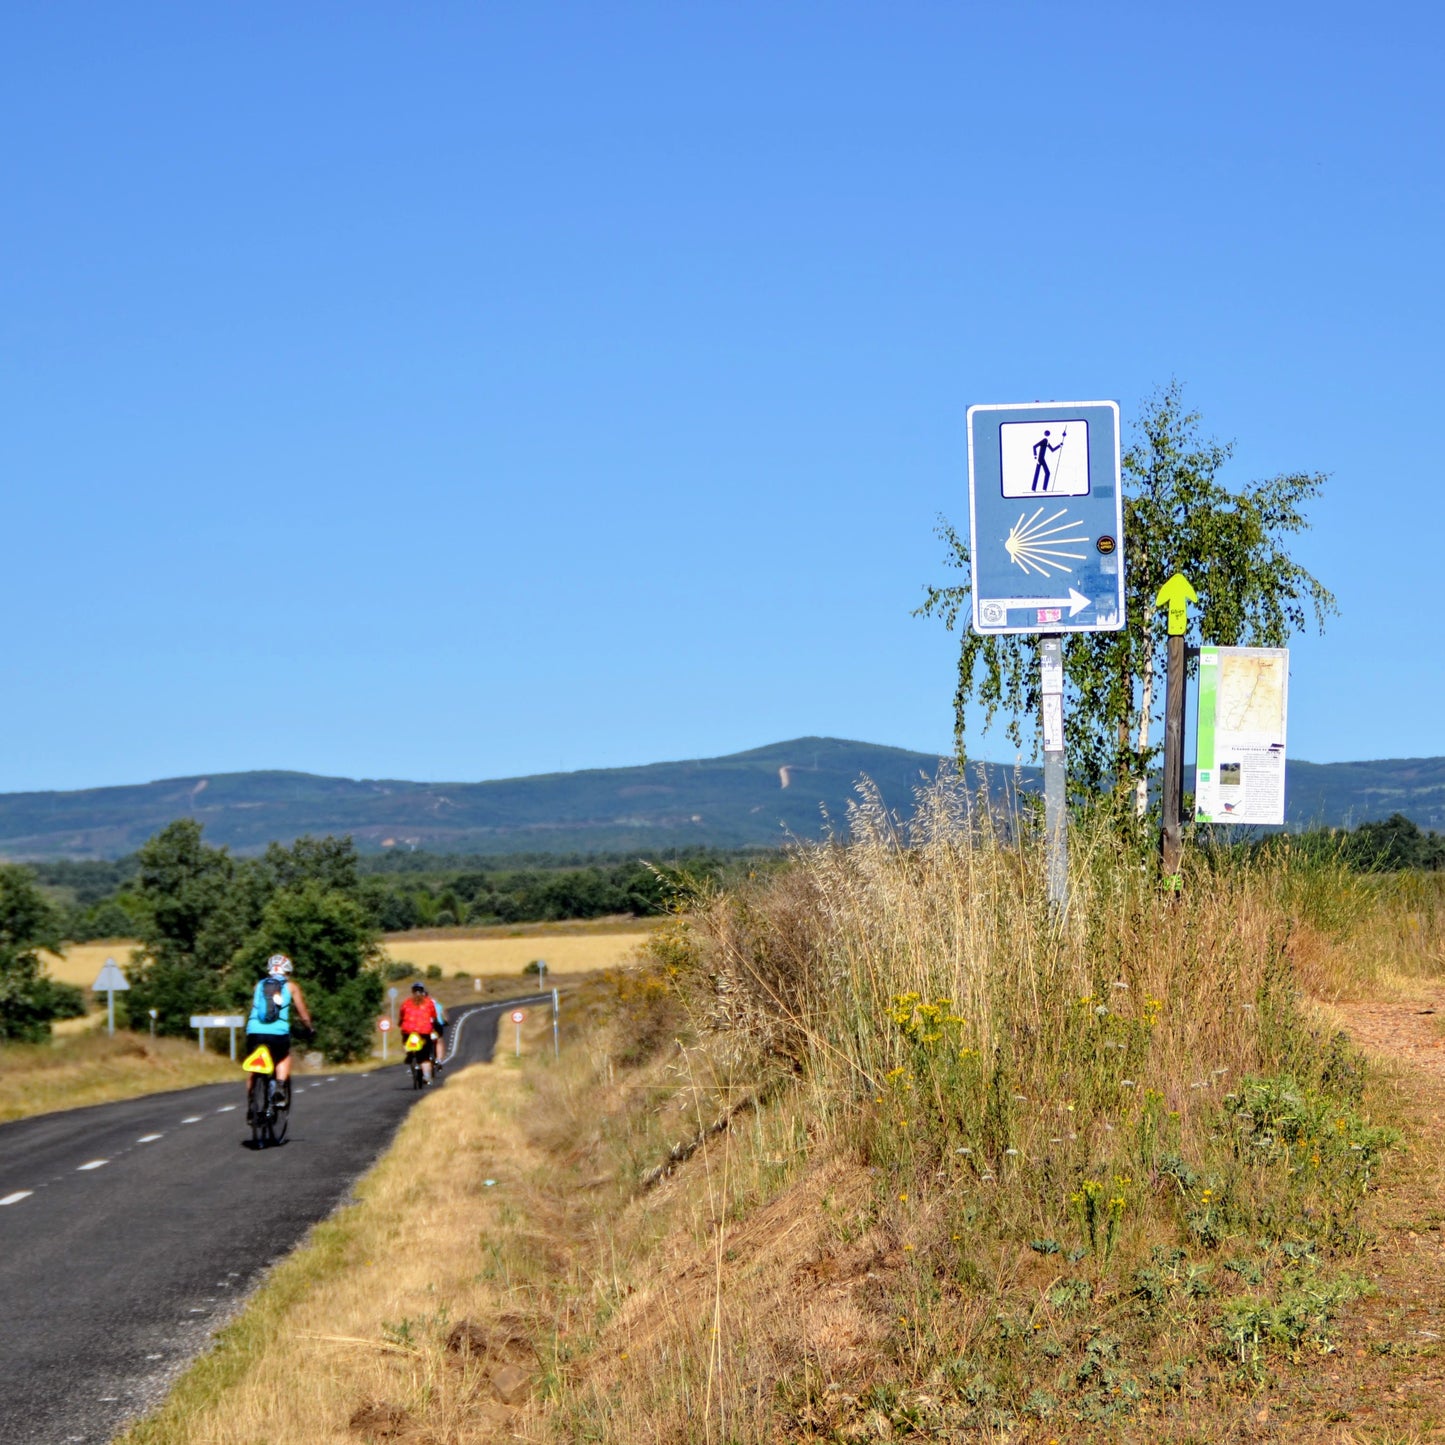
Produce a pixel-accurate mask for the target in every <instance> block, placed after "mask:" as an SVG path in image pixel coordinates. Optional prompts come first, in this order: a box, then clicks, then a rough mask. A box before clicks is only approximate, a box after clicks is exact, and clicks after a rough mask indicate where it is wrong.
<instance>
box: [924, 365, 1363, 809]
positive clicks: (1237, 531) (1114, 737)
mask: <svg viewBox="0 0 1445 1445" xmlns="http://www.w3.org/2000/svg"><path fill="white" fill-rule="evenodd" d="M1200 420H1201V419H1200V415H1199V413H1198V412H1195V411H1190V410H1187V409H1186V406H1185V403H1184V397H1183V388H1182V387H1181V385H1180V384H1179V382H1177V381H1171V382H1170V383H1169V385H1168V386H1166V387H1163V388H1161V389H1160V390H1159V391H1158V392H1156V393H1155V394H1154V395H1153V396H1152V397H1151V398H1150V399H1149V400H1148V401H1147V402H1146V403H1145V405H1144V408H1143V411H1142V414H1141V415H1140V417H1139V420H1138V422H1137V423H1136V426H1135V432H1136V435H1135V438H1134V440H1133V443H1132V445H1131V446H1130V447H1129V449H1128V450H1127V451H1126V452H1125V453H1124V457H1123V462H1124V555H1125V564H1124V565H1125V616H1126V625H1125V626H1124V627H1123V629H1121V630H1120V631H1118V632H1092V633H1073V634H1068V635H1066V636H1065V639H1064V649H1063V650H1064V679H1065V691H1066V706H1067V716H1068V726H1067V728H1066V729H1065V732H1066V738H1067V744H1066V745H1067V748H1068V762H1069V775H1070V780H1071V782H1072V783H1073V784H1074V785H1075V786H1076V787H1077V788H1079V789H1081V790H1084V791H1088V792H1091V793H1097V792H1100V791H1102V790H1104V789H1106V788H1112V789H1113V790H1114V794H1115V796H1116V797H1117V798H1118V799H1119V800H1120V801H1121V802H1124V801H1126V800H1127V801H1130V802H1132V803H1133V806H1134V809H1135V810H1139V811H1142V809H1143V807H1144V805H1145V803H1146V801H1147V797H1148V772H1149V768H1150V766H1151V765H1152V763H1153V762H1154V760H1155V758H1156V756H1157V754H1158V751H1159V747H1160V744H1159V743H1156V741H1155V737H1156V734H1157V728H1156V724H1157V723H1158V721H1159V715H1160V712H1161V710H1162V704H1163V696H1162V693H1163V689H1162V687H1161V686H1160V683H1159V680H1160V679H1161V678H1162V677H1163V675H1164V656H1165V647H1166V643H1167V634H1166V621H1167V617H1166V609H1164V608H1159V607H1156V606H1155V603H1154V599H1155V597H1156V596H1157V594H1158V592H1159V589H1160V587H1162V586H1163V585H1164V583H1165V582H1166V581H1167V580H1168V579H1169V578H1170V577H1171V576H1173V574H1174V573H1175V572H1182V573H1183V574H1184V575H1185V576H1186V577H1187V578H1188V579H1189V581H1190V582H1191V583H1193V585H1194V589H1195V591H1196V592H1197V593H1198V594H1199V603H1200V605H1199V607H1198V608H1197V609H1195V610H1194V612H1193V614H1192V615H1191V617H1190V622H1189V638H1188V640H1189V641H1190V642H1191V643H1194V644H1197V643H1199V642H1200V641H1201V640H1203V641H1207V642H1209V643H1212V644H1216V645H1218V646H1223V647H1238V646H1245V647H1282V646H1284V645H1285V643H1286V642H1287V641H1288V639H1289V638H1290V636H1291V635H1292V634H1294V633H1295V632H1299V631H1301V630H1303V629H1304V628H1305V627H1306V626H1307V625H1308V624H1309V621H1310V620H1311V618H1312V619H1313V621H1314V623H1315V625H1316V627H1317V628H1318V629H1319V630H1320V631H1323V630H1324V625H1325V619H1326V618H1327V617H1329V616H1330V615H1332V614H1334V613H1336V612H1337V611H1338V608H1337V607H1336V605H1335V598H1334V595H1333V594H1332V593H1331V592H1330V591H1329V589H1328V588H1326V587H1325V586H1324V584H1323V583H1321V582H1320V581H1319V579H1318V578H1316V577H1315V576H1313V575H1312V574H1311V573H1310V572H1308V571H1306V570H1305V568H1303V567H1302V566H1300V564H1299V563H1298V562H1296V561H1295V560H1294V558H1293V557H1292V556H1291V550H1292V547H1293V545H1294V543H1293V541H1292V539H1293V538H1294V537H1295V536H1296V535H1297V534H1299V533H1301V532H1305V531H1307V530H1308V529H1309V521H1308V519H1307V518H1306V515H1305V510H1304V509H1305V506H1306V504H1307V503H1308V502H1309V501H1310V500H1311V499H1312V498H1313V497H1316V496H1318V495H1319V493H1320V491H1321V489H1322V488H1323V487H1324V484H1325V481H1326V479H1327V478H1326V474H1325V473H1323V472H1286V473H1281V474H1279V475H1278V476H1275V477H1271V478H1269V479H1268V480H1265V481H1255V482H1248V483H1246V484H1245V485H1244V486H1242V487H1240V488H1239V490H1237V491H1235V490H1231V489H1230V487H1229V486H1228V485H1226V483H1225V482H1223V481H1222V480H1221V479H1220V476H1219V473H1220V472H1221V470H1222V469H1223V468H1224V466H1225V464H1226V463H1227V462H1228V461H1229V460H1230V458H1231V457H1232V455H1233V452H1234V447H1233V443H1221V442H1218V441H1215V440H1213V439H1207V438H1204V437H1203V436H1202V435H1201V433H1200V425H1199V424H1200ZM938 535H939V537H940V538H941V539H942V540H943V542H944V544H945V546H946V547H947V549H948V553H949V557H948V561H949V563H950V564H951V565H953V566H955V567H958V568H960V569H962V570H963V572H964V574H965V577H967V575H968V569H969V551H968V543H967V541H966V540H965V539H964V538H963V537H960V536H959V534H958V532H957V531H956V530H955V529H954V528H953V526H951V525H950V524H949V523H948V522H947V521H944V522H942V523H940V525H939V529H938ZM918 612H919V614H920V615H923V616H928V617H937V618H940V619H941V620H942V621H943V623H944V625H945V626H946V627H948V628H949V629H950V630H953V629H955V628H957V629H958V630H959V633H960V646H959V657H958V676H957V685H956V688H955V692H954V741H955V744H956V747H957V750H958V755H959V758H960V760H962V759H963V758H964V757H965V756H966V753H967V748H966V743H967V719H968V712H969V710H970V709H976V710H978V711H979V712H981V713H982V720H983V725H984V727H985V728H987V727H989V726H990V725H991V724H992V723H993V722H994V721H995V720H997V719H998V718H1000V717H1003V718H1004V719H1005V734H1006V736H1007V737H1008V738H1009V739H1010V741H1012V742H1013V743H1014V745H1015V746H1016V747H1019V748H1021V749H1022V748H1024V746H1025V741H1024V740H1025V737H1026V736H1027V737H1029V739H1030V744H1031V747H1032V751H1033V752H1035V753H1036V752H1037V742H1036V737H1035V729H1034V728H1033V722H1034V720H1035V719H1036V718H1037V717H1038V713H1039V664H1038V651H1039V640H1038V638H1037V637H1036V636H1031V635H1019V636H990V637H985V636H981V635H979V634H978V633H975V632H974V631H972V629H971V628H970V627H969V625H968V623H969V616H970V589H969V584H968V582H967V581H966V580H965V581H963V582H961V583H955V584H953V585H951V586H938V587H929V588H928V589H927V592H926V596H925V600H924V603H923V606H922V607H920V608H919V609H918ZM1026 729H1027V731H1026Z"/></svg>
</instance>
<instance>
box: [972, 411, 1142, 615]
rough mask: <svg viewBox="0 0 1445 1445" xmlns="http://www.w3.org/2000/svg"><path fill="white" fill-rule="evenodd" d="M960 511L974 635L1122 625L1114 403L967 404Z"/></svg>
mask: <svg viewBox="0 0 1445 1445" xmlns="http://www.w3.org/2000/svg"><path fill="white" fill-rule="evenodd" d="M968 516H969V549H970V554H971V556H972V562H973V626H974V630H975V631H977V632H985V633H1010V632H1115V631H1117V630H1118V629H1119V628H1121V627H1123V625H1124V496H1123V489H1122V487H1121V485H1120V459H1119V405H1118V403H1117V402H1113V401H1078V402H1017V403H1007V404H1003V405H999V406H971V407H969V409H968Z"/></svg>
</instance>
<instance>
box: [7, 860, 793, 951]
mask: <svg viewBox="0 0 1445 1445" xmlns="http://www.w3.org/2000/svg"><path fill="white" fill-rule="evenodd" d="M139 856H140V855H139V854H135V853H133V854H130V855H128V856H127V857H125V858H119V859H116V860H115V861H107V860H86V861H74V860H70V859H61V860H57V861H52V862H34V863H29V864H26V865H25V866H26V867H27V868H28V869H29V871H30V872H31V873H32V874H33V875H34V877H35V881H36V883H37V884H38V885H39V887H40V888H41V890H42V891H43V892H44V893H45V895H46V897H47V898H48V899H49V901H50V903H51V905H52V906H53V907H54V908H55V909H57V910H58V912H59V914H60V918H61V925H60V932H61V935H62V936H63V937H64V938H65V939H66V940H67V941H68V942H71V943H88V942H91V941H92V940H95V939H101V938H131V937H134V936H135V935H136V932H137V929H138V927H139V924H140V922H141V914H142V910H141V907H140V905H139V900H138V899H137V897H136V895H135V893H134V891H133V885H134V883H135V880H136V878H137V875H138V872H139V867H140V863H139ZM782 857H783V854H782V852H781V851H780V850H778V849H740V850H737V851H723V850H716V849H707V848H693V849H668V850H666V853H665V855H664V856H659V857H658V858H657V859H655V860H654V859H643V858H639V857H637V856H635V855H634V856H627V855H621V854H602V855H582V854H563V855H560V856H558V855H550V854H537V853H528V854H517V855H513V856H501V857H492V856H485V857H477V856H472V855H459V854H438V853H427V852H423V851H417V852H398V853H382V854H359V855H357V856H356V869H357V873H358V875H359V885H360V886H359V891H358V896H359V898H360V899H361V901H362V902H364V903H365V905H366V906H367V908H368V911H369V912H370V914H371V918H372V922H373V925H374V926H375V927H376V929H377V930H378V931H379V932H381V933H406V932H411V931H413V930H416V929H424V928H455V927H459V926H465V925H470V926H476V927H481V926H486V925H493V924H509V923H554V922H562V921H565V920H574V919H576V920H585V919H591V918H609V917H615V916H618V915H631V916H633V917H639V918H643V917H654V916H656V915H658V914H661V913H664V912H666V911H667V910H668V908H669V907H670V906H671V904H672V901H673V899H674V897H675V896H676V891H677V886H678V884H679V883H682V882H687V883H703V882H706V883H709V884H717V885H724V886H725V885H726V884H728V883H730V882H732V881H734V880H736V879H737V878H739V877H741V876H743V875H745V874H747V873H749V872H757V871H759V870H762V869H766V868H770V867H775V866H777V864H778V863H780V862H781V861H782Z"/></svg>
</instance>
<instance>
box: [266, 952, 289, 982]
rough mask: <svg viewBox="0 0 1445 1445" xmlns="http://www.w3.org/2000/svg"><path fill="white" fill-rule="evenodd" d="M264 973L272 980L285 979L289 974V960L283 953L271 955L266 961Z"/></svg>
mask: <svg viewBox="0 0 1445 1445" xmlns="http://www.w3.org/2000/svg"><path fill="white" fill-rule="evenodd" d="M266 972H267V973H269V974H270V975H271V976H272V977H273V978H285V977H286V976H287V975H288V974H289V973H290V972H291V960H290V959H289V958H287V957H286V955H285V954H284V953H273V954H272V955H271V957H270V958H268V959H267V960H266Z"/></svg>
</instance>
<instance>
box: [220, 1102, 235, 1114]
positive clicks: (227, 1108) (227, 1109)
mask: <svg viewBox="0 0 1445 1445" xmlns="http://www.w3.org/2000/svg"><path fill="white" fill-rule="evenodd" d="M235 1107H236V1106H235V1105H234V1104H222V1105H221V1107H220V1108H219V1109H217V1110H216V1113H218V1114H229V1113H230V1112H231V1111H232V1110H233V1109H234V1108H235Z"/></svg>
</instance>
